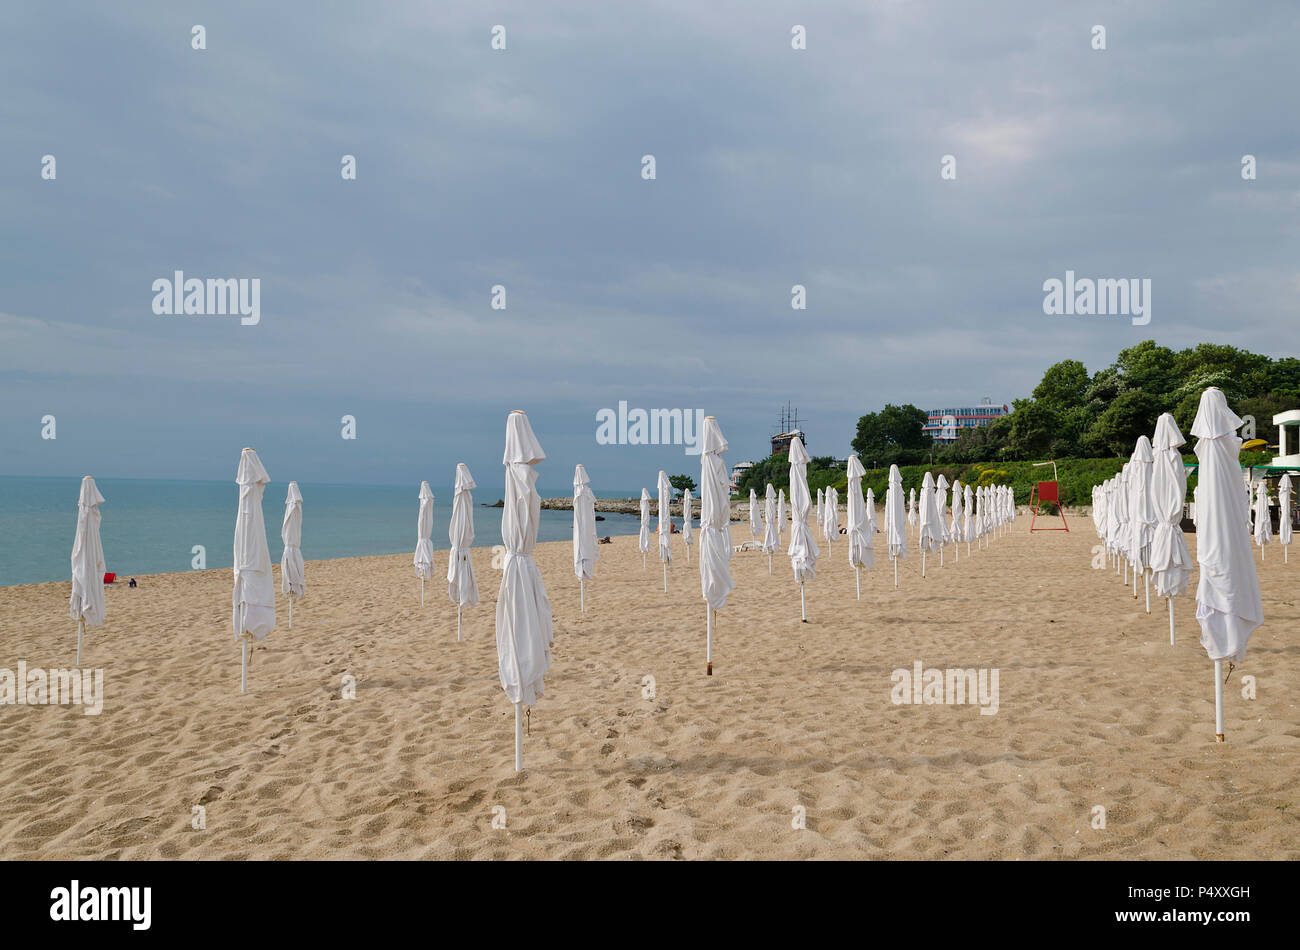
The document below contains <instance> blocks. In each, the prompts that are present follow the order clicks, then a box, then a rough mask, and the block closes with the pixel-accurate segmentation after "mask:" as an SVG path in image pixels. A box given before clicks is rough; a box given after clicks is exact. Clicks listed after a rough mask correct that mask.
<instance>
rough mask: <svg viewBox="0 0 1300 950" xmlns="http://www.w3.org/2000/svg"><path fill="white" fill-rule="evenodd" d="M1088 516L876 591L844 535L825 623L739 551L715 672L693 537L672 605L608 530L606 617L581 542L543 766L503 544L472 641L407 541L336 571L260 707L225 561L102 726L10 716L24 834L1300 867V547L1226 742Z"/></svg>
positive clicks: (48, 715) (248, 844) (1184, 627)
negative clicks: (505, 666)
mask: <svg viewBox="0 0 1300 950" xmlns="http://www.w3.org/2000/svg"><path fill="white" fill-rule="evenodd" d="M1074 524H1075V527H1076V531H1075V532H1073V533H1070V534H1060V533H1054V534H1036V535H1034V536H1032V537H1031V536H1030V535H1029V533H1028V531H1027V528H1028V519H1027V518H1023V517H1022V518H1021V519H1020V520H1019V521H1017V522H1016V524H1015V526H1014V532H1013V534H1012V535H1011V536H1009V537H1005V538H1000V539H997V540H994V541H993V543H992V546H991V548H990V549H988V550H985V551H976V552H975V553H973V554H972V555H971V556H969V557H968V556H967V555H966V554H965V548H964V546H963V551H962V554H961V558H960V561H959V563H956V564H954V563H953V561H952V549H951V548H949V550H948V555H947V558H946V560H947V563H946V564H945V566H943V567H942V568H940V567H939V566H938V564H937V560H936V559H931V560H930V562H929V570H928V573H929V576H928V577H927V578H925V579H924V580H922V578H921V576H920V558H919V556H916V555H913V556H912V557H911V558H909V559H908V560H907V561H905V562H904V563H903V565H902V570H901V574H900V585H899V588H898V589H897V590H895V589H894V587H893V576H892V573H891V571H890V569H889V563H888V561H880V562H878V564H877V567H876V568H875V569H874V570H873V571H871V572H869V573H864V575H863V585H862V600H861V601H860V602H859V601H857V600H855V597H854V583H853V581H854V578H853V571H852V569H851V568H849V566H848V564H847V557H848V548H847V544H846V543H845V542H844V541H843V540H841V541H838V542H837V543H836V544H835V545H834V550H833V551H832V552H830V555H829V557H828V556H827V552H826V551H825V549H824V545H823V557H822V560H821V561H820V562H819V565H818V576H817V578H816V580H815V581H814V582H811V583H810V584H809V585H808V591H807V594H808V609H809V618H810V621H811V622H810V623H808V624H801V623H800V622H799V591H798V587H797V585H795V584H794V582H793V581H792V580H791V574H790V568H789V561H788V559H786V558H784V557H778V558H776V559H775V574H774V575H773V576H769V574H768V561H767V558H766V556H764V555H761V554H758V553H744V554H740V555H738V556H737V557H736V559H735V560H734V561H733V569H734V572H735V574H736V577H737V579H738V582H739V586H738V588H737V590H736V591H735V592H734V593H733V594H732V597H731V600H730V601H729V602H728V605H727V607H726V609H725V610H724V611H722V612H721V613H720V614H719V619H718V628H717V635H716V642H715V653H714V669H715V675H714V676H712V677H706V676H705V675H704V671H705V670H704V622H705V610H704V606H703V602H702V601H701V599H700V587H699V575H698V572H697V570H696V566H697V565H696V563H695V562H694V561H692V563H690V564H687V563H686V560H685V558H684V557H683V548H682V546H681V543H680V538H676V537H675V538H674V542H675V552H676V556H677V560H676V561H675V562H674V563H673V565H672V566H671V567H670V568H669V579H668V583H669V591H668V593H667V594H665V593H664V592H663V591H662V577H661V573H660V568H659V565H658V564H657V563H655V562H654V560H653V559H652V560H651V562H650V567H649V569H648V570H644V571H643V570H642V566H641V556H640V554H639V553H638V552H637V551H636V539H635V538H615V540H614V543H613V544H612V545H602V546H601V548H600V553H601V556H602V560H601V561H600V562H599V564H598V565H597V567H596V572H597V577H596V580H595V581H594V582H593V583H591V584H590V585H589V586H588V591H587V608H588V609H587V613H586V614H585V616H584V615H580V614H579V610H578V585H577V581H576V579H575V578H574V576H573V571H572V567H571V564H572V555H571V545H570V544H568V543H567V542H564V543H560V542H557V543H552V544H545V545H541V546H539V549H538V561H539V563H540V565H541V568H542V571H543V575H544V577H545V578H546V583H547V587H548V590H549V592H550V597H551V603H552V605H553V608H554V612H555V630H556V641H555V653H554V667H553V669H552V671H551V673H550V675H549V676H548V677H547V681H546V695H545V697H544V698H543V699H542V700H541V702H540V703H539V704H538V706H537V707H536V709H535V710H534V713H533V716H532V721H531V735H530V736H529V737H527V738H526V740H525V765H526V769H525V771H524V772H522V773H518V774H517V773H515V771H514V768H513V710H512V707H511V706H510V705H509V704H508V703H507V702H506V699H505V696H504V694H503V693H502V691H501V688H500V685H499V683H498V681H497V675H496V649H495V639H494V632H493V603H494V600H495V596H496V586H497V582H498V580H499V573H498V572H497V571H496V570H494V569H493V568H492V567H491V563H490V562H491V553H490V551H489V549H487V548H481V549H476V550H475V552H474V556H475V566H476V569H477V571H478V576H479V585H480V589H481V591H482V593H483V596H484V602H483V604H481V605H480V606H479V607H477V608H474V609H470V610H468V611H466V613H465V623H464V634H465V639H464V641H463V642H459V643H458V642H457V641H456V632H455V631H456V611H455V608H454V607H453V606H452V605H451V604H450V603H449V602H448V600H447V598H446V595H445V589H446V588H445V585H443V584H441V583H437V584H431V585H430V586H429V588H428V606H426V607H424V608H421V607H420V602H419V583H418V581H417V580H416V579H415V577H414V576H413V573H412V568H411V564H410V561H411V558H410V556H409V555H401V556H393V557H369V558H352V559H343V560H333V561H309V562H308V564H307V584H308V590H307V598H306V600H305V601H303V602H301V603H300V604H299V605H298V606H297V607H296V608H295V611H294V614H295V616H294V627H293V629H292V630H290V629H289V628H288V626H287V611H286V610H283V609H282V610H281V614H280V626H279V627H278V628H277V630H276V631H275V633H273V634H272V636H271V638H270V640H269V641H268V642H267V645H266V646H265V647H262V648H259V649H257V650H256V651H255V653H254V657H253V661H252V665H251V672H250V675H249V692H248V695H246V696H241V695H240V694H239V654H238V652H237V650H236V648H235V647H234V645H233V635H232V632H231V629H230V625H229V615H230V574H229V572H228V571H205V572H194V573H189V574H169V575H160V576H155V577H145V578H141V579H140V580H141V587H140V588H139V589H137V590H129V589H127V588H126V587H124V586H123V585H121V584H119V585H117V586H116V587H114V588H112V589H111V590H110V591H109V594H108V603H109V616H108V622H107V623H106V624H105V625H104V626H102V627H99V628H96V629H93V630H91V631H89V632H88V635H87V640H86V652H85V663H84V665H85V666H98V667H103V669H104V671H105V690H106V700H105V706H104V711H103V713H102V715H100V716H97V717H92V716H85V715H83V714H82V711H81V710H80V709H77V708H71V707H49V706H46V707H31V706H0V785H2V787H3V788H4V790H5V791H4V795H3V801H2V802H0V854H3V855H4V856H5V857H7V858H29V857H38V858H92V857H93V858H102V857H108V858H118V857H120V858H329V857H342V858H426V857H427V858H456V859H462V858H492V859H495V858H520V857H522V858H633V857H636V858H641V857H644V858H803V857H812V858H904V859H906V858H944V857H951V858H997V859H1013V858H1029V859H1041V858H1055V857H1081V858H1108V857H1115V858H1120V857H1123V858H1200V859H1206V858H1278V859H1283V858H1285V859H1291V860H1294V859H1296V858H1300V838H1298V836H1297V827H1298V826H1300V804H1298V803H1297V801H1296V789H1297V787H1298V786H1300V781H1298V779H1300V756H1298V755H1297V753H1298V752H1300V711H1298V710H1297V707H1296V704H1297V702H1300V698H1298V697H1300V673H1298V672H1297V663H1296V660H1297V655H1298V654H1300V634H1298V633H1297V630H1298V629H1300V628H1298V625H1297V619H1298V617H1297V615H1298V614H1300V611H1297V609H1296V606H1295V594H1294V593H1292V592H1293V591H1294V590H1295V589H1296V581H1297V580H1300V558H1298V560H1297V563H1296V564H1294V565H1290V564H1288V565H1284V564H1283V562H1282V556H1281V549H1280V548H1279V547H1278V546H1277V545H1273V546H1272V547H1270V548H1269V550H1268V552H1267V560H1266V561H1265V562H1264V564H1263V567H1262V580H1263V588H1264V606H1265V611H1266V616H1267V622H1266V624H1265V626H1264V627H1262V628H1261V629H1260V630H1259V631H1257V632H1256V634H1255V637H1254V639H1253V640H1252V643H1251V650H1250V655H1249V656H1248V658H1247V661H1246V664H1245V665H1244V667H1242V668H1241V669H1239V670H1237V671H1236V672H1234V673H1233V674H1232V679H1231V681H1230V683H1229V685H1228V687H1227V688H1226V690H1225V705H1226V731H1227V736H1228V742H1227V743H1226V744H1222V745H1218V744H1215V743H1214V741H1213V739H1214V735H1213V733H1214V706H1213V675H1212V665H1211V664H1210V662H1209V661H1208V660H1207V659H1206V657H1205V653H1204V651H1203V650H1202V649H1201V647H1200V646H1199V643H1198V632H1197V629H1196V625H1195V621H1194V610H1195V604H1194V602H1193V601H1191V600H1190V599H1185V600H1183V601H1182V602H1181V603H1178V604H1177V623H1178V627H1179V638H1178V643H1177V645H1176V646H1174V647H1172V648H1171V647H1170V646H1169V643H1168V626H1167V614H1166V613H1165V610H1164V605H1163V604H1161V603H1156V604H1154V606H1153V613H1152V614H1151V615H1150V616H1147V615H1146V614H1145V613H1144V611H1143V604H1142V602H1141V601H1135V600H1134V599H1133V597H1132V596H1131V595H1130V594H1126V592H1125V590H1124V589H1123V587H1122V584H1121V582H1120V580H1119V579H1118V578H1117V577H1116V575H1115V574H1114V572H1113V571H1108V570H1095V569H1091V568H1090V566H1089V565H1090V561H1091V559H1092V556H1093V555H1092V546H1093V545H1094V544H1095V543H1096V539H1095V537H1094V536H1093V534H1092V531H1091V527H1090V525H1089V524H1088V523H1087V522H1086V521H1085V520H1084V519H1077V520H1076V521H1075V522H1074ZM732 533H733V538H734V540H735V541H736V542H737V543H739V542H740V541H742V540H748V539H749V532H748V528H747V527H745V526H740V525H736V526H733V529H732ZM786 537H787V539H788V535H787V536H786ZM306 541H307V544H306V545H305V546H306V547H307V549H308V553H310V532H308V534H307V537H306ZM877 547H878V548H880V547H882V544H881V542H880V540H879V538H877ZM1298 553H1300V552H1298ZM652 558H653V555H652ZM445 567H446V561H445V552H439V556H438V560H437V569H438V571H439V572H440V573H441V572H442V571H443V570H445ZM277 573H278V569H277ZM1193 584H1194V581H1193ZM277 587H278V584H277ZM67 595H68V585H67V584H37V585H27V586H22V587H11V588H4V589H0V666H4V667H9V668H11V669H12V668H14V667H16V665H17V662H18V661H19V660H26V661H27V663H28V664H29V666H43V667H52V666H70V665H71V664H72V663H73V662H74V660H75V643H76V631H75V624H73V623H72V622H71V621H69V620H68V619H67V613H66V604H67ZM918 660H919V661H921V662H922V663H923V664H924V666H925V667H926V668H927V669H928V668H947V667H962V668H996V669H997V670H998V671H999V709H998V712H997V714H996V715H990V716H983V715H980V714H979V708H978V707H977V706H975V705H919V706H914V705H894V704H893V703H892V702H891V690H892V687H893V683H892V681H891V671H893V670H894V669H896V668H908V669H910V668H911V667H912V665H913V663H914V662H915V661H918ZM1242 674H1249V675H1253V676H1255V677H1256V678H1257V682H1258V686H1257V689H1258V696H1257V698H1256V699H1254V700H1246V699H1243V698H1242V696H1241V688H1242ZM348 675H351V676H354V677H355V678H356V690H355V692H356V698H355V699H345V698H341V691H342V684H343V682H344V677H345V676H348ZM647 676H652V677H653V678H654V695H653V696H650V697H648V696H646V695H643V692H645V693H648V692H649V690H648V689H647V687H646V685H645V684H646V680H645V677H647ZM196 805H202V806H203V808H204V809H205V810H206V829H203V830H196V829H195V828H193V827H192V824H191V823H192V819H193V817H194V813H193V807H194V806H196ZM498 806H500V807H499V808H498ZM1096 806H1102V807H1103V808H1104V809H1105V828H1104V829H1099V828H1094V827H1093V824H1094V820H1095V819H1094V809H1095V807H1096ZM502 809H503V810H504V811H502ZM798 809H802V810H803V814H804V822H803V823H804V824H805V825H806V827H805V828H795V827H793V825H794V824H797V823H798V821H797V819H798V817H799V814H800V812H799V810H798ZM494 814H495V815H496V816H497V819H498V821H497V823H498V824H500V823H501V819H502V818H504V823H505V827H504V828H494V827H493V818H494Z"/></svg>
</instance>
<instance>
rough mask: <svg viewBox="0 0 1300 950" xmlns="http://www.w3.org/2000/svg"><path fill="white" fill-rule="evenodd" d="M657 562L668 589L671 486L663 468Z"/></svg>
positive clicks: (661, 471)
mask: <svg viewBox="0 0 1300 950" xmlns="http://www.w3.org/2000/svg"><path fill="white" fill-rule="evenodd" d="M657 487H658V489H659V523H658V525H657V528H658V531H659V562H660V563H661V564H663V566H664V590H667V589H668V565H669V564H671V563H673V521H672V516H671V515H670V513H669V512H670V511H671V508H670V506H671V504H672V499H673V486H672V483H671V482H669V481H668V476H667V475H666V474H665V473H664V471H663V469H660V470H659V481H658V483H657Z"/></svg>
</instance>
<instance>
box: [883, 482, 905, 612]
mask: <svg viewBox="0 0 1300 950" xmlns="http://www.w3.org/2000/svg"><path fill="white" fill-rule="evenodd" d="M904 497H905V496H904V494H903V475H902V473H901V472H899V470H898V466H897V465H891V466H889V487H888V488H886V489H885V540H886V541H888V543H889V559H890V560H891V561H893V562H894V586H895V587H897V586H898V559H899V558H905V557H907V513H906V512H905V511H904V510H903V509H904V505H905V504H906V502H905V501H904Z"/></svg>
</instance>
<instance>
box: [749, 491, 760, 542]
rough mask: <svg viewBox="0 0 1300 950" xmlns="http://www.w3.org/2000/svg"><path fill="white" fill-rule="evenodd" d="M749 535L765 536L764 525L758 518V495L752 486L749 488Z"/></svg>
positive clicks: (753, 536)
mask: <svg viewBox="0 0 1300 950" xmlns="http://www.w3.org/2000/svg"><path fill="white" fill-rule="evenodd" d="M749 536H750V537H751V538H761V537H762V536H763V526H762V525H761V524H760V523H759V520H758V495H757V494H755V492H754V489H752V488H751V489H750V490H749Z"/></svg>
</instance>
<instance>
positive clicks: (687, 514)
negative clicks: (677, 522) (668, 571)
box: [682, 488, 695, 564]
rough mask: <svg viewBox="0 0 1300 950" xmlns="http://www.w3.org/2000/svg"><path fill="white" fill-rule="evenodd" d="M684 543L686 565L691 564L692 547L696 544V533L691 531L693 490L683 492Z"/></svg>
mask: <svg viewBox="0 0 1300 950" xmlns="http://www.w3.org/2000/svg"><path fill="white" fill-rule="evenodd" d="M682 543H683V544H685V545H686V563H687V564H690V563H691V545H692V544H694V543H695V532H694V531H692V530H691V490H690V489H689V488H687V489H685V490H684V491H683V492H682Z"/></svg>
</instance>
